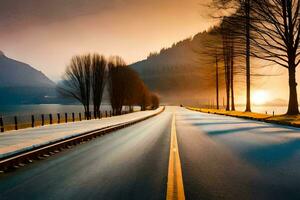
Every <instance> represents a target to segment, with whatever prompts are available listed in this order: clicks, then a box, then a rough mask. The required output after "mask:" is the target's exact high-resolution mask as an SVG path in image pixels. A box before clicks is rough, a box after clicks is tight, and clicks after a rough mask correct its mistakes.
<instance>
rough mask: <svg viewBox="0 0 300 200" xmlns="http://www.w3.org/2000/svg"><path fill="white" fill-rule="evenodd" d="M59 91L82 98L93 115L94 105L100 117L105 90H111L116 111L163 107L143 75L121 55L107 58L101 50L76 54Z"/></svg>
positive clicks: (64, 94)
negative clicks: (143, 79) (91, 108)
mask: <svg viewBox="0 0 300 200" xmlns="http://www.w3.org/2000/svg"><path fill="white" fill-rule="evenodd" d="M57 89H58V92H59V93H60V94H61V95H62V96H64V97H68V98H73V99H76V100H77V101H79V102H80V103H81V104H82V105H83V107H84V111H85V117H86V118H90V117H91V116H90V112H91V110H90V107H91V105H93V113H94V117H95V118H97V117H98V118H99V117H100V114H101V113H100V107H101V103H102V99H103V94H104V91H105V90H107V93H108V96H109V101H110V105H111V107H112V111H113V114H114V115H120V114H121V113H122V109H123V108H124V106H128V107H129V109H130V111H133V107H134V106H140V107H141V110H146V109H156V108H158V107H159V97H158V95H156V94H155V93H152V92H151V91H149V89H148V88H147V86H146V85H145V84H144V82H143V81H142V80H141V79H140V77H139V75H138V74H137V73H136V72H135V71H134V70H133V69H131V68H130V67H129V66H128V65H126V63H125V62H124V60H123V59H122V58H121V57H119V56H114V57H110V58H109V59H107V58H105V57H104V56H103V55H99V54H86V55H76V56H74V57H73V58H72V59H71V61H70V63H69V64H68V65H67V67H66V71H65V74H64V76H63V78H62V81H61V82H60V84H59V85H58V87H57Z"/></svg>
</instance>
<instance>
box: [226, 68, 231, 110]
mask: <svg viewBox="0 0 300 200" xmlns="http://www.w3.org/2000/svg"><path fill="white" fill-rule="evenodd" d="M229 68H230V67H229V66H227V72H226V97H227V98H226V110H227V111H229V110H230V83H231V81H230V69H229Z"/></svg>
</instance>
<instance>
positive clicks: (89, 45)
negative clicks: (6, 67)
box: [0, 0, 211, 80]
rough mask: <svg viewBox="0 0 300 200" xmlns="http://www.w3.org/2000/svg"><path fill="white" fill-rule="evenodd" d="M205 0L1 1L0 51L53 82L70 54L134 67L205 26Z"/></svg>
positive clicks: (60, 73)
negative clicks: (111, 58)
mask: <svg viewBox="0 0 300 200" xmlns="http://www.w3.org/2000/svg"><path fill="white" fill-rule="evenodd" d="M205 1H209V0H205ZM205 1H203V0H1V1H0V50H2V51H4V52H5V54H6V55H7V56H9V57H12V58H15V59H18V60H21V61H24V62H26V63H29V64H31V65H32V66H33V67H35V68H37V69H39V70H42V71H43V72H44V73H45V74H46V75H47V76H49V77H50V78H51V79H53V80H58V79H59V78H60V76H61V75H62V73H63V71H64V69H65V65H66V64H67V63H68V61H69V60H70V58H71V56H73V55H74V54H81V53H86V52H99V53H102V54H104V55H107V56H109V55H115V54H117V55H121V56H122V57H124V59H125V60H126V61H127V62H128V63H132V62H135V61H138V60H141V59H144V58H146V56H147V55H148V54H149V53H150V52H153V51H158V50H160V49H161V48H162V47H168V46H170V45H172V43H173V42H176V41H179V40H182V39H185V38H186V37H190V36H192V35H194V34H196V33H198V32H199V31H202V30H204V29H206V28H207V27H209V26H210V22H211V21H210V20H209V19H208V18H207V17H205V16H206V13H205V11H206V10H207V8H205V7H204V6H203V3H205Z"/></svg>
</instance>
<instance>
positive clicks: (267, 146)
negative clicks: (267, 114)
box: [0, 107, 300, 200]
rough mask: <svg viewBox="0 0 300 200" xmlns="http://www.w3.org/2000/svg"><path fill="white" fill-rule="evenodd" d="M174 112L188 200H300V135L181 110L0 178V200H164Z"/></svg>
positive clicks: (296, 131)
mask: <svg viewBox="0 0 300 200" xmlns="http://www.w3.org/2000/svg"><path fill="white" fill-rule="evenodd" d="M173 112H175V113H176V131H177V140H178V146H179V155H180V161H181V168H182V178H183V185H184V191H185V198H186V199H191V200H198V199H230V200H231V199H238V200H239V199H243V200H244V199H255V200H256V199H272V200H273V199H300V170H299V169H300V140H299V139H300V129H299V128H289V127H284V126H278V125H272V124H267V123H263V122H255V121H251V120H244V119H238V118H232V117H225V116H218V115H209V114H203V113H199V112H193V111H188V110H186V109H183V108H178V107H176V108H175V107H168V108H167V109H166V111H165V112H164V113H162V114H160V115H159V116H156V117H154V118H151V119H148V120H146V121H144V122H141V123H138V124H136V125H133V126H131V127H128V128H125V129H122V130H119V131H116V132H114V133H111V134H108V135H105V136H103V137H100V138H97V139H95V140H92V141H90V142H87V143H85V144H82V145H78V146H76V147H74V148H73V149H70V150H67V151H64V152H62V153H59V154H57V155H54V156H52V157H50V158H48V159H46V160H43V161H39V162H35V163H34V164H31V165H28V166H25V167H23V168H20V169H19V170H17V171H15V172H11V173H6V174H2V175H0V199H1V200H2V199H104V200H106V199H109V200H114V199H121V200H123V199H124V200H127V199H143V200H147V199H166V189H167V179H168V177H167V176H168V164H169V163H168V162H169V153H170V134H171V122H172V113H173Z"/></svg>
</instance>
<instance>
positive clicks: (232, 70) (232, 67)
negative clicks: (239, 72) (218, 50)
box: [230, 47, 235, 111]
mask: <svg viewBox="0 0 300 200" xmlns="http://www.w3.org/2000/svg"><path fill="white" fill-rule="evenodd" d="M231 48H232V49H231V63H230V68H231V69H230V88H231V110H233V111H235V103H234V84H233V78H234V74H233V73H234V49H233V47H231Z"/></svg>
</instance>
